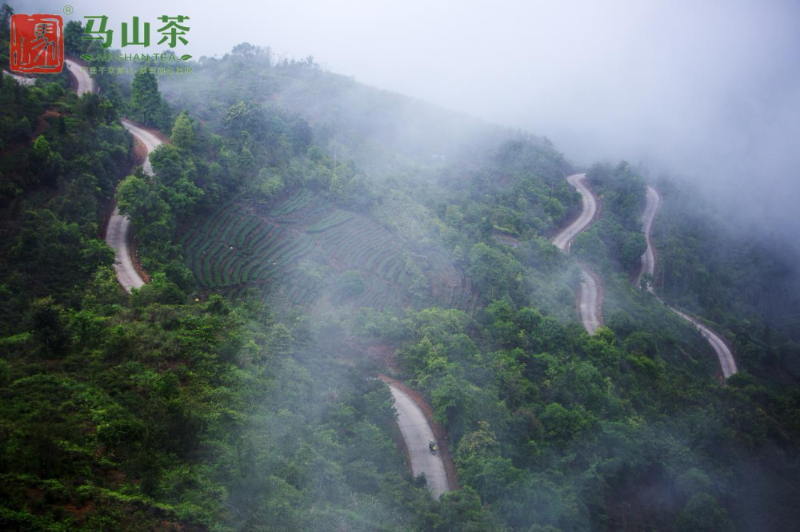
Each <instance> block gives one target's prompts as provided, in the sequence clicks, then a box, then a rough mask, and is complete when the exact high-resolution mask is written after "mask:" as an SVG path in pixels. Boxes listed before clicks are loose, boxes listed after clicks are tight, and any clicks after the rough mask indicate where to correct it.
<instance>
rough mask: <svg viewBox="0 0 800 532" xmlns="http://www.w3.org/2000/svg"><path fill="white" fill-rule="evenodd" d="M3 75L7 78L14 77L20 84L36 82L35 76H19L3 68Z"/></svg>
mask: <svg viewBox="0 0 800 532" xmlns="http://www.w3.org/2000/svg"><path fill="white" fill-rule="evenodd" d="M3 75H4V76H6V77H9V78H14V79H15V80H17V81H18V82H19V84H20V85H29V86H30V85H34V84H35V83H36V78H26V77H25V76H20V75H19V74H14V73H13V72H8V71H7V70H3Z"/></svg>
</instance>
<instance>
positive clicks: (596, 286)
mask: <svg viewBox="0 0 800 532" xmlns="http://www.w3.org/2000/svg"><path fill="white" fill-rule="evenodd" d="M567 182H568V183H569V184H570V185H572V186H573V187H575V188H576V189H577V190H578V192H579V193H580V195H581V201H582V203H583V209H582V210H581V214H580V215H579V216H578V218H577V219H576V220H575V221H574V222H572V223H571V224H570V225H569V226H568V227H567V228H566V229H564V230H563V231H561V232H560V233H558V234H557V235H556V236H555V238H554V239H553V244H554V245H555V246H556V247H557V248H558V249H560V250H561V251H564V252H569V248H570V246H571V245H572V241H573V240H574V239H575V237H576V236H577V235H578V233H580V232H581V231H583V230H584V229H586V228H587V227H589V225H590V224H591V223H592V220H593V219H594V216H595V214H597V199H596V198H595V197H594V194H592V191H591V190H589V187H588V186H586V174H573V175H571V176H569V177H568V178H567ZM579 266H580V268H581V273H582V276H581V290H580V294H578V316H579V317H580V319H581V323H583V327H584V329H586V331H587V332H588V333H589V334H594V333H595V331H596V330H597V328H598V327H600V326H601V325H602V324H603V317H602V313H601V308H600V305H601V303H600V288H601V281H600V279H599V278H598V277H597V276H596V275H595V274H594V273H593V272H592V271H590V270H589V268H587V267H586V266H584V265H583V264H580V265H579Z"/></svg>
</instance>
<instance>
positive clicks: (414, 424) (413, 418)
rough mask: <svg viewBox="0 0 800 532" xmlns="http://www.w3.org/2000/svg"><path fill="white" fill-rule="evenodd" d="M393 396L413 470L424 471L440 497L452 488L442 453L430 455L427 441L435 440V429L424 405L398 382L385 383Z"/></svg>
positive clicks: (430, 487) (431, 487)
mask: <svg viewBox="0 0 800 532" xmlns="http://www.w3.org/2000/svg"><path fill="white" fill-rule="evenodd" d="M386 384H388V385H389V389H390V390H391V391H392V397H394V408H395V410H397V425H398V426H399V427H400V434H402V436H403V441H404V442H405V444H406V451H407V452H408V458H409V460H410V461H411V471H412V472H413V473H414V476H415V477H416V476H419V474H420V473H425V478H426V479H427V481H428V489H429V490H430V491H431V492H432V493H433V495H434V497H436V498H437V499H438V498H439V496H440V495H441V494H442V493H445V492H447V491H450V484H449V483H448V481H447V472H446V471H445V467H444V461H443V460H442V456H441V454H440V453H436V454H431V452H430V450H429V449H428V442H429V441H431V440H434V439H435V437H434V435H433V429H431V426H430V424H429V423H428V419H427V418H426V417H425V413H424V412H423V411H422V408H420V407H419V405H418V404H417V403H416V401H414V399H412V398H411V396H409V395H408V394H407V393H406V392H404V391H403V390H401V389H400V388H399V387H398V386H397V385H395V384H393V383H391V382H386Z"/></svg>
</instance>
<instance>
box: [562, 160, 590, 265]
mask: <svg viewBox="0 0 800 532" xmlns="http://www.w3.org/2000/svg"><path fill="white" fill-rule="evenodd" d="M567 182H568V183H569V184H570V185H572V186H573V187H575V188H576V189H577V190H578V192H579V193H580V195H581V198H582V202H583V210H582V211H581V214H580V216H578V218H577V219H576V220H575V221H574V222H572V223H571V224H570V225H569V226H568V227H567V228H566V229H564V230H563V231H561V232H560V233H558V234H557V235H556V237H555V238H554V239H553V244H554V245H555V246H556V247H557V248H558V249H560V250H561V251H569V246H570V245H571V244H572V241H573V240H574V239H575V237H576V236H577V235H578V233H580V232H581V231H583V230H584V229H586V228H587V227H588V226H589V224H591V223H592V219H593V218H594V215H595V214H597V200H595V197H594V194H592V191H591V190H589V187H587V186H586V174H573V175H571V176H569V177H568V178H567Z"/></svg>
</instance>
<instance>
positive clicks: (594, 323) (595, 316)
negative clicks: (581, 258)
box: [578, 264, 603, 334]
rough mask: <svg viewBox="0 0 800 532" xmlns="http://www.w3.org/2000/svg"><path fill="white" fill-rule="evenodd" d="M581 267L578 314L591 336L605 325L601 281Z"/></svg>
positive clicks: (587, 269)
mask: <svg viewBox="0 0 800 532" xmlns="http://www.w3.org/2000/svg"><path fill="white" fill-rule="evenodd" d="M579 266H580V267H581V273H582V274H583V275H582V276H581V292H580V294H579V295H578V314H579V316H580V318H581V323H583V327H584V328H585V329H586V332H588V333H589V334H594V333H595V331H596V330H597V328H598V327H600V326H601V325H603V323H602V317H601V316H600V312H599V309H600V279H599V278H598V277H597V275H596V274H595V273H594V272H592V271H591V270H589V268H587V267H586V266H584V265H583V264H579Z"/></svg>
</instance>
